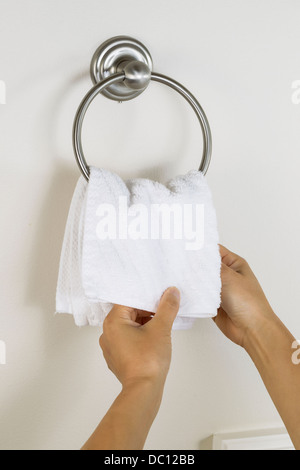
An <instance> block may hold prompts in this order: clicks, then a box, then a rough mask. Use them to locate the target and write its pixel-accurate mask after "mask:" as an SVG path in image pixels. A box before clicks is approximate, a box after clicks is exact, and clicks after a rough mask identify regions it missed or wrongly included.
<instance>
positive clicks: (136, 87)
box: [73, 36, 212, 180]
mask: <svg viewBox="0 0 300 470" xmlns="http://www.w3.org/2000/svg"><path fill="white" fill-rule="evenodd" d="M91 78H92V81H93V82H94V84H95V85H94V87H93V88H92V89H91V90H90V91H89V92H88V93H87V94H86V96H85V97H84V99H83V100H82V102H81V104H80V106H79V108H78V110H77V113H76V116H75V119H74V124H73V148H74V153H75V158H76V161H77V163H78V165H79V168H80V170H81V172H82V174H83V176H84V177H85V178H86V179H87V180H89V175H90V170H89V167H88V165H87V162H86V160H85V157H84V153H83V149H82V142H81V133H82V124H83V120H84V116H85V114H86V112H87V109H88V107H89V105H90V104H91V102H92V101H93V99H94V98H95V97H96V96H97V95H98V94H99V93H102V94H103V95H104V96H106V97H107V98H110V99H112V100H115V101H119V102H122V101H128V100H130V99H133V98H135V97H136V96H138V95H139V94H141V93H142V92H143V91H144V90H145V89H146V88H147V86H148V84H149V83H150V80H154V81H156V82H160V83H163V84H165V85H167V86H169V87H170V88H173V90H175V91H177V92H178V93H180V94H181V95H182V96H183V97H184V98H185V99H186V100H187V102H188V103H189V104H190V105H191V106H192V108H193V110H194V111H195V113H196V115H197V118H198V120H199V123H200V126H201V130H202V135H203V152H202V158H201V163H200V166H199V171H201V172H202V173H203V174H206V172H207V170H208V167H209V164H210V160H211V152H212V138H211V131H210V127H209V123H208V120H207V117H206V115H205V113H204V111H203V109H202V107H201V106H200V104H199V103H198V101H197V100H196V98H195V97H194V96H193V95H192V94H191V93H190V92H189V91H188V90H187V89H186V88H185V87H184V86H182V85H181V84H180V83H178V82H176V81H175V80H172V79H171V78H169V77H167V76H165V75H162V74H159V73H153V72H152V58H151V55H150V53H149V51H148V50H147V49H146V47H145V46H144V45H143V44H142V43H140V42H139V41H137V40H136V39H133V38H130V37H128V36H116V37H114V38H112V39H109V40H108V41H106V42H104V43H103V44H102V45H101V46H100V47H99V48H98V49H97V50H96V52H95V54H94V56H93V58H92V62H91Z"/></svg>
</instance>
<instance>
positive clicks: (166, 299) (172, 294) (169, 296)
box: [149, 287, 180, 331]
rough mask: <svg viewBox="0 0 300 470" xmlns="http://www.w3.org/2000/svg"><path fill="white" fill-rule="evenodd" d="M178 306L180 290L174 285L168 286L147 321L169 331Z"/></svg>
mask: <svg viewBox="0 0 300 470" xmlns="http://www.w3.org/2000/svg"><path fill="white" fill-rule="evenodd" d="M179 306H180V292H179V290H178V289H177V288H176V287H169V288H168V289H167V290H166V291H165V292H164V293H163V295H162V298H161V300H160V303H159V306H158V308H157V312H156V314H155V315H154V317H153V318H152V320H151V321H150V322H149V325H151V324H152V326H154V325H156V327H159V328H161V329H164V330H167V331H171V329H172V325H173V322H174V320H175V318H176V315H177V313H178V310H179Z"/></svg>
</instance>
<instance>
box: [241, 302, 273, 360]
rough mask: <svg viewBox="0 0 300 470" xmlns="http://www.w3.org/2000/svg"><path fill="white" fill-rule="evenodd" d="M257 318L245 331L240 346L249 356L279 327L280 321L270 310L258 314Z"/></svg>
mask: <svg viewBox="0 0 300 470" xmlns="http://www.w3.org/2000/svg"><path fill="white" fill-rule="evenodd" d="M257 317H258V319H257V321H255V322H254V323H253V324H252V325H251V327H249V328H247V330H246V331H245V335H244V339H243V345H242V346H243V348H244V349H245V351H246V352H247V353H248V354H249V355H252V353H253V352H254V351H256V350H258V349H259V348H260V346H262V345H263V344H264V343H265V342H266V341H267V340H268V338H269V337H272V335H273V331H274V329H277V328H278V327H280V325H281V321H280V320H279V318H278V317H277V315H276V314H275V313H274V312H273V310H271V309H270V311H268V312H260V313H259V314H258V315H257Z"/></svg>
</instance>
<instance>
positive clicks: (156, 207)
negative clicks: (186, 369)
mask: <svg viewBox="0 0 300 470" xmlns="http://www.w3.org/2000/svg"><path fill="white" fill-rule="evenodd" d="M220 267H221V259H220V254H219V247H218V232H217V221H216V215H215V210H214V207H213V203H212V198H211V194H210V190H209V188H208V186H207V183H206V180H205V178H204V176H203V174H202V173H201V172H199V171H190V172H189V173H188V174H187V175H185V176H178V177H176V178H174V179H173V180H171V181H169V183H168V184H167V185H163V184H160V183H158V182H155V181H151V180H148V179H133V180H128V181H125V182H124V181H123V180H122V179H121V178H120V177H119V176H118V175H116V174H114V173H112V172H110V171H107V170H102V169H97V168H93V167H91V169H90V180H89V183H87V182H86V181H85V179H84V178H83V177H81V178H80V179H79V181H78V183H77V187H76V189H75V193H74V196H73V200H72V204H71V207H70V212H69V216H68V221H67V226H66V232H65V238H64V242H63V248H62V254H61V261H60V268H59V277H58V285H57V293H56V311H57V312H58V313H70V314H72V315H74V319H75V323H76V325H79V326H83V325H87V324H90V325H101V324H102V322H103V320H104V318H105V316H106V315H107V314H108V312H109V311H110V309H111V308H112V306H113V304H121V305H126V306H129V307H134V308H137V309H141V310H146V311H149V312H155V311H156V309H157V306H158V303H159V300H160V298H161V296H162V294H163V292H164V291H165V289H166V288H167V287H169V286H176V287H178V289H179V290H180V292H181V306H180V310H179V313H178V315H177V318H176V319H175V322H174V328H175V329H185V328H189V327H190V326H191V325H192V323H193V321H194V319H195V318H206V317H213V316H215V315H216V314H217V309H218V307H219V305H220V292H221V279H220Z"/></svg>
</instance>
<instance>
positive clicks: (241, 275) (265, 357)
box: [214, 246, 300, 449]
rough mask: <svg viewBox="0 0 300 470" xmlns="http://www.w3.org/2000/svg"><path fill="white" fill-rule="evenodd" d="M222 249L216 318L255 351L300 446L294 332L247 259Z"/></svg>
mask: <svg viewBox="0 0 300 470" xmlns="http://www.w3.org/2000/svg"><path fill="white" fill-rule="evenodd" d="M220 252H221V256H222V303H221V308H220V309H219V312H218V316H217V317H216V318H215V319H214V320H215V323H216V324H217V326H218V327H219V328H220V329H221V331H222V332H223V333H224V334H225V335H226V336H227V337H228V338H229V339H231V340H232V341H233V342H235V343H236V344H238V345H240V346H242V347H244V348H245V350H246V351H247V353H248V354H249V355H250V357H251V358H252V360H253V361H254V363H255V365H256V367H257V369H258V371H259V373H260V375H261V377H262V380H263V382H264V384H265V386H266V388H267V390H268V392H269V394H270V396H271V398H272V400H273V402H274V404H275V406H276V408H277V410H278V412H279V414H280V415H281V418H282V420H283V421H284V423H285V426H286V428H287V430H288V432H289V434H290V437H291V439H292V441H293V443H294V446H295V448H296V449H300V400H299V397H300V365H295V364H294V363H293V361H292V352H293V351H292V344H293V342H294V341H295V338H294V337H293V336H292V334H291V333H290V332H289V331H288V330H287V328H286V327H285V326H284V325H283V323H282V322H281V321H280V320H279V318H278V317H277V316H276V315H275V313H274V312H273V310H272V308H271V306H270V305H269V303H268V301H267V299H266V297H265V295H264V293H263V291H262V289H261V287H260V285H259V283H258V281H257V279H256V277H255V276H254V274H253V272H252V271H251V269H250V267H249V265H248V263H247V262H246V261H245V260H244V259H243V258H241V257H240V256H238V255H236V254H235V253H232V252H231V251H229V250H227V249H226V248H225V247H223V246H220Z"/></svg>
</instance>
